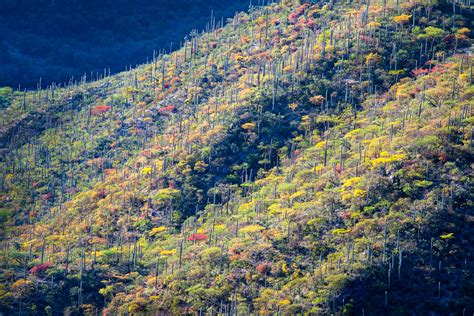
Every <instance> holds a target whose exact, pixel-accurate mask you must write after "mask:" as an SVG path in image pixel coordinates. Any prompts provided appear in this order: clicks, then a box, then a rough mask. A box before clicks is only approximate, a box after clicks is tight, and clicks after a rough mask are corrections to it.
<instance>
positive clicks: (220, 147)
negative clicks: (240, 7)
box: [0, 0, 474, 316]
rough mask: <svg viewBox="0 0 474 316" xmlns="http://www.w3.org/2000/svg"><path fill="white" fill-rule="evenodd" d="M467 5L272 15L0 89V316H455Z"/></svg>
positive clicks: (471, 133)
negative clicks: (106, 64)
mask: <svg viewBox="0 0 474 316" xmlns="http://www.w3.org/2000/svg"><path fill="white" fill-rule="evenodd" d="M270 2H271V1H270ZM472 9H473V6H472V5H471V4H470V1H454V2H453V1H443V0H439V1H436V0H417V1H407V0H380V1H373V0H372V1H366V0H361V1H317V2H315V1H313V2H312V3H311V2H307V3H304V2H303V1H301V2H300V1H290V0H285V1H278V2H277V1H275V2H271V3H268V4H267V5H266V6H262V7H254V8H252V9H251V10H250V11H249V12H247V13H239V14H237V15H236V16H235V17H234V18H233V19H232V20H230V21H229V23H227V25H225V26H222V25H220V23H218V22H216V23H215V24H213V23H211V25H210V27H209V30H208V32H206V33H203V34H197V33H193V34H191V35H190V36H189V40H188V41H187V42H185V43H184V44H183V48H182V49H180V50H178V51H176V52H174V53H172V54H169V55H156V56H153V60H152V62H151V63H149V64H144V65H142V66H140V67H138V68H136V69H132V70H130V71H127V72H123V73H120V74H117V75H114V76H108V74H104V77H102V78H100V80H97V81H94V82H88V81H87V80H85V79H83V80H81V81H78V82H72V81H71V82H70V83H69V85H68V86H67V87H57V86H54V85H53V86H49V87H48V88H47V89H41V90H37V91H34V92H26V93H25V92H21V91H12V90H9V89H7V88H4V89H2V90H0V96H1V98H0V101H1V102H2V103H3V104H5V108H4V109H3V110H2V112H1V120H2V121H1V122H2V124H1V130H0V144H1V145H2V152H1V160H0V164H1V169H0V170H1V183H0V186H1V190H2V193H1V195H0V225H1V227H2V229H1V231H0V233H1V235H0V238H1V242H2V249H1V251H0V279H1V282H0V311H2V312H4V313H5V314H7V315H10V314H21V315H36V314H39V315H62V314H66V315H96V314H97V313H99V314H100V313H102V314H104V315H155V314H157V315H160V314H162V315H250V314H253V315H274V314H275V315H297V314H305V315H463V316H465V315H472V314H473V313H474V296H473V294H472V293H474V279H473V273H474V265H473V259H474V258H473V256H474V253H473V252H474V237H473V234H474V229H473V221H474V211H473V210H474V205H473V197H474V196H473V194H474V190H473V179H472V175H473V170H472V168H473V163H474V130H473V124H474V118H473V105H474V101H473V99H474V86H473V69H472V63H473V57H472V46H471V45H472V41H471V39H470V36H471V35H472V33H471V30H470V29H471V28H472V21H473V19H472V17H473V11H472Z"/></svg>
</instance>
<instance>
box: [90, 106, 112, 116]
mask: <svg viewBox="0 0 474 316" xmlns="http://www.w3.org/2000/svg"><path fill="white" fill-rule="evenodd" d="M111 108H112V107H111V106H110V105H97V106H94V107H93V108H92V110H91V113H92V115H104V114H105V113H107V112H109V111H110V109H111Z"/></svg>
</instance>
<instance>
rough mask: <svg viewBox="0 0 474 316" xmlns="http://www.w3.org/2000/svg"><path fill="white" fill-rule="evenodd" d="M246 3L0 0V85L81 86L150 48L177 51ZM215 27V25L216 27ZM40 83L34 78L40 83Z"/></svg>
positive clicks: (143, 58) (133, 61) (216, 0)
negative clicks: (187, 38)
mask: <svg viewBox="0 0 474 316" xmlns="http://www.w3.org/2000/svg"><path fill="white" fill-rule="evenodd" d="M256 2H257V1H255V3H256ZM248 5H249V1H248V0H178V1H166V0H153V1H149V0H100V1H97V0H80V1H78V0H14V1H13V0H4V1H0V32H1V36H0V64H1V65H2V67H0V86H2V85H9V86H11V87H15V88H16V87H18V85H21V87H22V88H27V89H36V87H37V85H38V84H39V82H40V80H41V82H42V86H43V87H45V86H46V85H49V84H51V82H56V83H64V82H68V81H69V80H70V78H71V77H74V78H75V80H79V79H80V77H81V76H83V75H84V74H87V78H88V80H90V79H95V78H97V77H98V74H103V73H104V69H106V71H107V72H108V71H111V72H112V73H117V72H119V71H123V70H124V69H125V68H128V67H130V65H132V66H135V65H136V64H141V63H144V62H145V61H146V60H149V59H150V56H151V55H152V53H153V51H154V50H157V51H158V50H167V51H169V49H170V48H171V49H173V50H175V49H177V48H179V46H180V42H182V41H183V38H184V36H185V35H186V34H187V33H189V32H190V31H191V30H192V29H193V28H195V29H197V30H202V29H205V27H206V23H208V22H209V20H210V17H211V15H212V16H213V17H214V19H215V20H216V21H220V20H221V17H223V18H224V19H227V18H228V17H231V16H232V15H234V14H235V12H237V11H241V10H244V9H246V8H248ZM216 23H217V22H216ZM40 78H41V79H40Z"/></svg>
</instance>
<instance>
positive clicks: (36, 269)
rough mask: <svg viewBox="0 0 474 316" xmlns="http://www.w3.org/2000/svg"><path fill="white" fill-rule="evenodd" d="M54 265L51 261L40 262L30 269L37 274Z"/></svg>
mask: <svg viewBox="0 0 474 316" xmlns="http://www.w3.org/2000/svg"><path fill="white" fill-rule="evenodd" d="M52 266H53V264H52V263H51V262H45V263H42V264H38V265H36V266H34V267H32V268H31V269H30V273H31V274H34V275H36V274H38V273H41V272H44V271H46V270H47V269H49V268H51V267H52Z"/></svg>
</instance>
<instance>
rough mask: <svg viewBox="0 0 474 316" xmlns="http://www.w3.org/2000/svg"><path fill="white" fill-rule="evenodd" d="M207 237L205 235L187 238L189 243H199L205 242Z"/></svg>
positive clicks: (193, 235) (194, 235)
mask: <svg viewBox="0 0 474 316" xmlns="http://www.w3.org/2000/svg"><path fill="white" fill-rule="evenodd" d="M206 239H207V235H205V234H192V235H191V236H189V237H188V240H189V241H199V240H206Z"/></svg>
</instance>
